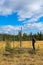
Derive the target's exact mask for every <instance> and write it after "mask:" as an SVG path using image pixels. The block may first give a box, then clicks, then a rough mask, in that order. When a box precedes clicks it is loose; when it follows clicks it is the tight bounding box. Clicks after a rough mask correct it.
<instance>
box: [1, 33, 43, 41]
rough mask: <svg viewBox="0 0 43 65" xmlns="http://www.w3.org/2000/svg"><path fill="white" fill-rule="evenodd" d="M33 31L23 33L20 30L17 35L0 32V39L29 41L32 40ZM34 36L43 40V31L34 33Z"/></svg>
mask: <svg viewBox="0 0 43 65" xmlns="http://www.w3.org/2000/svg"><path fill="white" fill-rule="evenodd" d="M31 36H32V32H31V33H30V34H27V33H23V34H22V35H21V32H19V33H18V34H17V35H10V34H0V41H2V40H3V41H5V39H7V40H11V41H14V40H15V41H19V40H22V41H28V40H31ZM33 36H34V37H35V38H36V40H43V33H42V32H37V33H36V34H33Z"/></svg>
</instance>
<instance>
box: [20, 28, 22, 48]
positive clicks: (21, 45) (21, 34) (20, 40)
mask: <svg viewBox="0 0 43 65" xmlns="http://www.w3.org/2000/svg"><path fill="white" fill-rule="evenodd" d="M20 32H21V34H20V48H21V47H22V27H21V31H20Z"/></svg>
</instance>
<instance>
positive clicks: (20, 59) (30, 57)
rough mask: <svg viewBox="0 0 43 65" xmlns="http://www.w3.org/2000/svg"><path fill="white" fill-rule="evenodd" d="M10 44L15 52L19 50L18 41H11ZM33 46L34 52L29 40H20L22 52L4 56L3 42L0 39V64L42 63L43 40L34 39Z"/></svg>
mask: <svg viewBox="0 0 43 65" xmlns="http://www.w3.org/2000/svg"><path fill="white" fill-rule="evenodd" d="M13 45H14V46H13ZM11 46H12V47H14V48H15V51H16V52H18V51H19V50H20V42H19V41H18V42H17V41H15V42H14V44H13V42H11ZM35 47H36V51H35V53H34V51H33V49H32V43H31V41H22V52H20V51H19V52H18V53H13V54H11V55H8V56H5V55H3V52H5V50H4V49H5V42H4V41H0V65H43V41H36V43H35ZM17 49H18V51H17Z"/></svg>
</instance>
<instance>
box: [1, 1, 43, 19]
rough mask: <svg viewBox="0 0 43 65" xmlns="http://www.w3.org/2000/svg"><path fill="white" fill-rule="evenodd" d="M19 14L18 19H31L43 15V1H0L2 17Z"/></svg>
mask: <svg viewBox="0 0 43 65" xmlns="http://www.w3.org/2000/svg"><path fill="white" fill-rule="evenodd" d="M15 12H17V14H18V19H19V20H24V19H25V18H31V17H32V16H34V15H36V14H38V13H39V15H40V13H42V14H43V0H0V15H11V14H12V13H15Z"/></svg>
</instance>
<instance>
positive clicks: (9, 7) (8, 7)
mask: <svg viewBox="0 0 43 65" xmlns="http://www.w3.org/2000/svg"><path fill="white" fill-rule="evenodd" d="M21 27H22V31H23V32H26V33H30V32H32V33H37V32H40V31H41V32H43V0H0V33H7V34H14V33H15V32H18V31H20V30H21Z"/></svg>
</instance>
